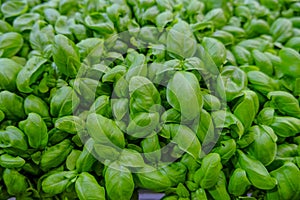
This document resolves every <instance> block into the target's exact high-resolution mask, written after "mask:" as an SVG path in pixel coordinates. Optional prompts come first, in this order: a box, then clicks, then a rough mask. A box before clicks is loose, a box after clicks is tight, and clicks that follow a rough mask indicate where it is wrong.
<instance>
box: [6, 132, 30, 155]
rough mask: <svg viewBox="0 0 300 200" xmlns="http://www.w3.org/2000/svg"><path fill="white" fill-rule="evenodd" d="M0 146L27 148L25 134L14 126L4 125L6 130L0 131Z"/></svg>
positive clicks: (23, 149)
mask: <svg viewBox="0 0 300 200" xmlns="http://www.w3.org/2000/svg"><path fill="white" fill-rule="evenodd" d="M0 147H1V148H8V147H12V148H16V149H20V150H22V151H26V150H27V149H28V145H27V141H26V136H25V134H24V133H23V132H22V131H21V130H20V129H18V128H17V127H14V126H8V127H6V130H1V131H0Z"/></svg>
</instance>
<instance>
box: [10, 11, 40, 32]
mask: <svg viewBox="0 0 300 200" xmlns="http://www.w3.org/2000/svg"><path fill="white" fill-rule="evenodd" d="M39 19H40V15H39V14H37V13H26V14H23V15H21V16H19V17H17V18H16V19H15V20H14V22H13V27H14V29H15V30H16V31H18V32H23V31H25V30H31V29H32V27H33V25H34V24H35V22H36V21H38V20H39Z"/></svg>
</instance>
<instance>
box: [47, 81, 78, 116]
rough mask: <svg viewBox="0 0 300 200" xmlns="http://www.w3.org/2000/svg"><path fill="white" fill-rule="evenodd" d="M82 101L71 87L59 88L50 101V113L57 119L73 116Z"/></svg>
mask: <svg viewBox="0 0 300 200" xmlns="http://www.w3.org/2000/svg"><path fill="white" fill-rule="evenodd" d="M79 103H80V99H79V97H78V96H77V94H76V93H75V91H74V90H73V89H72V88H71V87H69V86H63V87H61V88H59V89H58V90H57V91H56V92H55V94H54V96H53V97H52V99H51V101H50V113H51V115H52V116H55V117H62V116H66V115H71V114H73V113H74V112H75V110H76V108H77V107H78V105H79Z"/></svg>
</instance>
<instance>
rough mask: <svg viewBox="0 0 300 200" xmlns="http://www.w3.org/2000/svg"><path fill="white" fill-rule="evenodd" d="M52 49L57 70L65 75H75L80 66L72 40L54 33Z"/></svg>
mask: <svg viewBox="0 0 300 200" xmlns="http://www.w3.org/2000/svg"><path fill="white" fill-rule="evenodd" d="M52 51H53V60H54V63H55V64H56V66H57V68H58V70H59V71H60V72H61V73H62V74H64V75H66V76H69V77H75V76H76V75H77V72H78V70H79V68H80V56H79V51H78V49H77V47H76V46H75V44H74V42H73V41H71V40H69V39H68V38H67V37H66V36H63V35H56V36H55V38H54V44H53V49H52Z"/></svg>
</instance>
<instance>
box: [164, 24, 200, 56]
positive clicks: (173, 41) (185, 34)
mask: <svg viewBox="0 0 300 200" xmlns="http://www.w3.org/2000/svg"><path fill="white" fill-rule="evenodd" d="M167 51H168V52H169V54H170V56H172V57H175V58H190V57H192V56H193V55H194V54H195V52H196V40H195V38H194V35H193V33H192V30H191V28H190V26H189V24H188V23H186V22H184V21H182V20H179V21H178V22H177V23H176V24H175V25H174V26H173V27H172V28H171V29H170V31H169V33H168V36H167Z"/></svg>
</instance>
